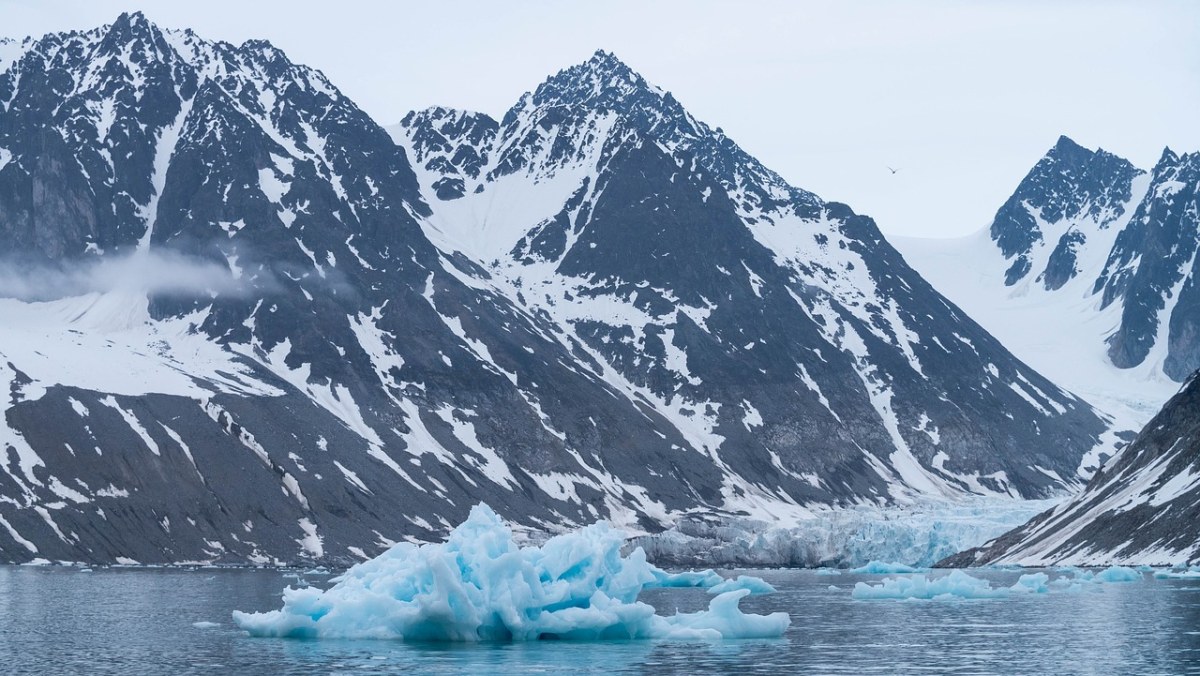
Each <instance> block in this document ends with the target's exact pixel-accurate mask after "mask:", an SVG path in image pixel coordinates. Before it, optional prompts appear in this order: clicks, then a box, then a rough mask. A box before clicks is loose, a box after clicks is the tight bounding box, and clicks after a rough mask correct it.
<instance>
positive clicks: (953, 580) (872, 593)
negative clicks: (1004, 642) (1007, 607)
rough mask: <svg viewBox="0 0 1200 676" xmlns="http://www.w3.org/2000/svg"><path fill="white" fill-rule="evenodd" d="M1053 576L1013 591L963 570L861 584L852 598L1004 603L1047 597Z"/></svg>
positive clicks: (1030, 579)
mask: <svg viewBox="0 0 1200 676" xmlns="http://www.w3.org/2000/svg"><path fill="white" fill-rule="evenodd" d="M1048 580H1049V576H1047V575H1046V574H1045V573H1031V574H1029V575H1022V576H1021V577H1020V579H1019V580H1017V582H1016V583H1015V584H1013V586H1011V587H993V586H992V584H991V583H990V582H988V581H987V580H982V579H980V578H977V577H972V576H970V575H968V574H966V573H964V572H962V571H961V570H955V571H952V572H951V573H950V574H949V575H945V576H943V577H935V578H929V577H927V576H925V575H917V576H914V577H889V578H884V580H883V581H882V582H881V583H879V584H877V585H872V584H867V583H866V582H858V583H855V585H854V591H853V592H852V594H851V595H852V596H853V597H854V598H856V599H869V600H875V599H922V600H937V601H947V600H955V599H1001V598H1007V597H1008V596H1009V595H1011V594H1014V593H1031V592H1032V593H1045V592H1046V591H1048V587H1047V586H1046V583H1047V581H1048Z"/></svg>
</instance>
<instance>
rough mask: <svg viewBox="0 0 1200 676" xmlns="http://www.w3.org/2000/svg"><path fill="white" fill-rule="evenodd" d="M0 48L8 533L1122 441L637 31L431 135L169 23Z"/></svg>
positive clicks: (418, 512)
mask: <svg viewBox="0 0 1200 676" xmlns="http://www.w3.org/2000/svg"><path fill="white" fill-rule="evenodd" d="M0 55H2V56H3V59H4V60H3V61H2V62H0V67H2V68H3V71H2V72H0V106H2V107H0V238H3V240H4V242H5V245H6V246H5V249H6V251H7V252H8V253H7V255H6V256H5V257H4V260H3V263H2V265H0V291H2V292H3V293H2V294H0V295H3V296H4V298H0V305H2V306H3V308H2V312H3V316H4V317H5V322H4V324H3V326H0V379H3V380H4V381H5V382H7V383H9V387H8V397H7V399H6V400H5V403H4V407H3V411H4V423H5V424H4V425H0V449H2V450H3V455H2V456H0V469H2V471H0V496H2V497H0V559H3V560H8V561H27V560H32V559H45V560H75V561H92V562H106V563H111V562H140V563H162V562H187V561H225V562H259V563H267V562H278V561H300V560H321V561H328V562H332V563H344V562H347V561H350V560H355V559H358V558H361V557H363V556H368V555H371V554H373V553H375V552H376V551H378V550H379V549H381V548H382V547H384V546H387V545H388V544H389V543H391V542H393V541H397V540H402V539H408V540H428V539H431V538H433V537H436V536H437V535H439V534H441V533H443V532H445V531H446V530H447V529H448V528H449V527H450V525H451V524H452V523H458V522H460V521H461V520H462V519H463V518H465V516H466V514H467V512H468V510H469V509H470V508H471V506H472V505H474V504H475V503H477V502H479V501H481V500H486V501H487V502H488V503H489V504H491V505H492V506H493V507H494V508H496V509H497V511H498V512H499V513H501V514H503V515H505V516H506V517H508V518H510V519H512V520H513V521H515V522H517V523H518V524H519V525H520V526H522V527H523V528H526V529H529V530H533V531H555V530H559V529H562V528H566V527H570V526H571V525H574V524H579V523H584V522H590V521H593V520H595V519H597V518H609V519H613V520H615V521H617V522H618V523H621V524H624V525H627V526H631V527H635V528H638V529H642V530H647V531H654V530H658V529H661V528H663V527H665V526H667V525H669V524H671V523H672V522H673V521H674V520H675V519H676V518H678V517H679V516H680V515H681V514H685V513H690V512H694V511H697V510H699V511H713V512H717V513H732V514H741V515H750V516H761V515H764V514H789V515H793V516H796V515H801V516H802V515H804V514H807V513H808V510H809V508H821V507H828V506H834V505H843V504H864V503H866V504H894V503H897V502H904V501H914V500H920V499H923V498H925V497H929V496H938V497H945V496H949V497H954V496H961V495H967V494H989V495H991V494H998V495H1003V496H1011V497H1034V496H1045V495H1049V494H1053V493H1056V492H1058V491H1061V490H1062V489H1063V488H1064V487H1067V486H1070V485H1073V484H1075V483H1077V482H1079V481H1080V477H1081V476H1082V475H1081V474H1080V473H1079V472H1080V470H1081V469H1082V470H1083V474H1086V467H1082V468H1081V459H1082V458H1083V457H1084V456H1085V455H1087V454H1089V453H1091V452H1092V451H1093V450H1094V449H1095V448H1096V446H1097V444H1098V443H1101V442H1102V439H1101V437H1102V435H1103V433H1104V430H1105V423H1104V421H1103V420H1101V419H1100V418H1099V417H1098V416H1097V415H1096V414H1095V413H1094V411H1093V410H1092V409H1091V407H1090V406H1089V405H1088V404H1086V403H1085V402H1083V401H1082V400H1079V399H1078V398H1076V397H1074V396H1073V395H1071V394H1068V393H1066V392H1064V391H1062V390H1060V389H1059V388H1057V387H1056V386H1054V385H1053V384H1052V383H1051V382H1049V381H1047V380H1046V379H1045V378H1043V377H1041V376H1040V375H1038V374H1037V373H1036V372H1035V371H1033V370H1032V369H1030V368H1028V367H1027V366H1025V365H1024V364H1022V363H1021V362H1019V361H1017V360H1016V359H1015V358H1014V357H1013V356H1012V355H1011V354H1009V353H1008V352H1007V351H1005V350H1004V348H1003V347H1002V346H1001V345H1000V344H999V343H997V342H996V341H995V340H994V339H993V338H992V337H991V336H990V335H989V334H988V333H987V332H985V331H984V330H983V329H981V328H980V327H979V326H978V325H976V324H975V323H974V322H972V321H971V320H970V319H969V318H967V317H966V316H965V315H964V314H963V313H962V312H960V311H959V310H957V309H956V308H955V307H954V306H952V305H951V304H949V303H948V302H947V301H946V300H945V299H943V298H942V297H941V296H939V295H938V294H937V293H936V292H935V291H933V289H932V288H930V287H929V285H928V284H926V283H925V282H924V281H923V280H922V279H921V278H920V277H919V276H918V275H917V274H916V273H915V272H913V271H912V270H911V269H910V268H909V267H908V266H907V265H906V264H905V263H904V261H903V260H902V259H901V258H900V256H899V255H898V254H897V253H896V252H895V250H894V249H892V248H891V246H890V245H888V243H887V242H886V241H885V240H884V239H883V238H882V236H881V235H880V234H879V232H878V229H877V228H876V227H875V224H874V223H873V222H872V221H871V220H870V219H868V218H866V217H863V216H859V215H856V214H854V213H853V212H852V211H851V210H850V209H849V208H848V207H846V206H844V205H840V204H836V203H826V202H823V201H821V200H820V199H819V198H817V197H816V196H814V195H811V194H810V193H807V192H805V191H802V190H799V189H796V188H793V187H791V186H789V185H787V184H786V183H785V182H784V181H783V180H782V179H781V178H780V177H779V176H778V175H776V174H774V173H773V172H771V171H770V170H768V169H766V168H765V167H763V166H762V165H761V164H759V163H758V162H757V161H756V160H754V159H753V158H752V157H750V156H749V155H747V154H746V153H745V152H744V151H742V150H741V149H740V148H739V147H738V146H737V145H736V144H734V143H733V142H732V141H731V140H729V139H728V138H727V137H726V136H725V135H724V134H723V133H722V132H721V131H720V130H719V129H711V128H709V127H707V126H706V125H704V124H702V123H700V122H698V121H696V120H694V119H693V118H692V117H691V116H690V115H688V114H687V113H686V111H684V110H683V108H682V107H681V106H680V105H679V104H678V103H677V102H675V100H674V99H673V98H672V97H671V96H670V95H669V94H667V93H665V92H662V91H661V90H658V89H656V88H654V87H652V86H650V85H648V84H647V83H645V81H644V80H642V79H641V78H640V76H637V75H636V74H635V73H633V72H632V71H631V70H629V69H628V68H627V67H626V66H625V65H624V64H622V63H621V62H620V61H618V60H617V59H616V58H615V57H613V56H611V55H608V54H604V53H598V54H597V56H596V57H595V58H593V59H592V60H590V61H588V62H587V63H585V64H582V65H580V66H576V67H574V68H572V69H568V70H567V71H564V72H563V73H560V74H558V75H556V76H554V77H552V78H550V79H549V80H547V82H546V83H545V84H544V85H542V86H541V87H539V88H538V90H537V91H535V92H533V93H532V94H527V95H526V96H524V97H523V98H522V99H521V100H520V102H519V103H518V104H517V105H516V106H515V107H514V108H513V109H512V110H511V111H510V112H509V113H508V114H507V115H506V116H505V118H504V119H503V120H501V121H495V120H492V119H490V118H488V117H487V116H484V115H477V114H466V113H459V112H455V111H445V110H431V111H426V112H423V113H417V114H414V115H411V116H409V117H406V118H405V120H406V123H405V125H406V126H404V127H403V129H404V133H401V134H399V139H400V143H399V144H397V143H396V142H394V141H393V139H392V138H391V137H389V135H388V133H387V132H385V131H384V130H383V129H382V128H381V127H380V126H378V125H377V124H376V123H375V122H373V121H372V120H371V119H370V118H369V117H367V116H366V115H365V114H364V113H363V112H362V111H361V110H360V109H359V108H358V107H357V106H355V105H354V103H353V102H352V101H350V100H349V99H348V98H346V97H345V96H344V95H343V94H342V93H341V92H340V91H339V90H338V89H337V88H336V87H335V86H334V85H333V84H332V83H330V82H329V81H328V80H327V79H326V78H325V77H324V75H322V74H321V73H320V72H319V71H316V70H313V69H311V68H308V67H305V66H303V65H299V64H295V63H292V62H291V61H290V60H289V59H288V58H287V56H286V55H285V54H283V53H282V52H280V51H279V50H277V49H275V48H274V47H272V46H271V45H270V44H268V43H266V42H262V41H249V42H246V43H244V44H242V45H239V46H234V45H230V44H227V43H222V42H211V41H207V40H204V39H202V38H200V37H198V36H196V35H195V34H193V33H192V32H190V31H186V30H184V31H176V30H164V29H161V28H159V27H157V26H155V25H154V24H153V23H151V22H150V21H148V20H147V19H146V18H145V17H144V16H142V15H141V14H123V15H121V17H119V18H118V19H117V21H115V22H114V23H113V24H111V25H108V26H103V27H100V28H98V29H94V30H90V31H83V32H71V33H62V34H51V35H47V36H45V37H43V38H41V39H36V40H34V39H28V40H25V41H23V42H20V43H11V42H10V43H5V45H4V46H2V47H0Z"/></svg>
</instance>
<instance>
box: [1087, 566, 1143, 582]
mask: <svg viewBox="0 0 1200 676" xmlns="http://www.w3.org/2000/svg"><path fill="white" fill-rule="evenodd" d="M1092 579H1093V580H1095V581H1096V582H1141V581H1142V580H1144V579H1145V577H1144V576H1143V575H1142V574H1141V573H1139V572H1138V571H1136V570H1134V569H1132V568H1126V567H1125V566H1110V567H1108V568H1105V569H1104V570H1102V571H1100V572H1099V573H1096V576H1095V577H1094V578H1092Z"/></svg>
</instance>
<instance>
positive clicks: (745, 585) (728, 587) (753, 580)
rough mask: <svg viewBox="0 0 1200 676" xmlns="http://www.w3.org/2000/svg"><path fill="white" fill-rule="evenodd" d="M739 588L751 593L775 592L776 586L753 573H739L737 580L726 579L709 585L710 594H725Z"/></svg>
mask: <svg viewBox="0 0 1200 676" xmlns="http://www.w3.org/2000/svg"><path fill="white" fill-rule="evenodd" d="M737 589H745V590H747V591H749V592H750V593H751V594H774V593H775V588H774V587H772V586H771V584H770V583H768V582H767V581H766V580H763V579H762V578H758V577H753V576H751V575H739V576H737V579H735V580H725V581H723V582H720V583H718V584H716V585H714V586H712V587H709V589H708V593H709V594H724V593H725V592H731V591H734V590H737Z"/></svg>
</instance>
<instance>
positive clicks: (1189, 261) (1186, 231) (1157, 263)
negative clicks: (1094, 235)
mask: <svg viewBox="0 0 1200 676" xmlns="http://www.w3.org/2000/svg"><path fill="white" fill-rule="evenodd" d="M1198 241H1200V153H1192V154H1185V155H1182V156H1180V155H1176V154H1175V153H1173V152H1171V151H1170V150H1167V151H1165V152H1164V153H1163V156H1162V158H1161V159H1160V160H1159V161H1158V164H1157V165H1156V166H1155V167H1154V171H1153V172H1152V180H1151V183H1150V189H1149V192H1147V195H1146V199H1145V200H1143V201H1142V203H1141V204H1139V205H1138V207H1137V211H1135V212H1134V214H1133V218H1132V220H1130V222H1129V225H1128V226H1127V227H1126V228H1125V229H1124V230H1123V231H1122V232H1121V234H1120V235H1119V236H1118V237H1117V241H1116V244H1115V245H1114V246H1113V249H1112V251H1111V252H1110V253H1109V256H1108V262H1107V263H1106V264H1105V266H1104V271H1103V272H1102V273H1101V275H1100V278H1099V279H1097V280H1096V289H1097V290H1098V291H1100V290H1102V293H1103V303H1104V306H1108V305H1109V304H1111V303H1113V302H1116V301H1118V299H1119V300H1120V302H1121V307H1122V312H1121V326H1120V327H1119V328H1118V329H1117V331H1116V333H1114V334H1113V335H1112V337H1111V338H1110V339H1109V349H1108V355H1109V357H1110V358H1111V359H1112V361H1113V363H1114V364H1116V365H1117V366H1120V367H1129V366H1135V365H1137V364H1140V363H1142V361H1143V360H1145V359H1146V357H1147V356H1148V355H1149V353H1150V350H1151V348H1153V347H1154V345H1155V343H1156V342H1157V341H1158V340H1159V331H1160V325H1161V324H1162V323H1167V324H1168V331H1167V334H1166V335H1167V340H1168V354H1167V358H1166V361H1165V362H1164V364H1163V371H1164V372H1165V373H1166V374H1167V375H1168V376H1170V377H1171V378H1173V379H1175V380H1182V379H1183V378H1185V377H1187V375H1188V374H1190V373H1191V372H1192V371H1194V370H1195V368H1196V367H1197V366H1198V365H1200V350H1198V349H1197V348H1198V347H1200V345H1198V344H1197V341H1196V330H1195V327H1196V323H1197V322H1200V314H1198V313H1197V299H1196V293H1195V277H1196V263H1197V261H1196V249H1197V243H1198Z"/></svg>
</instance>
